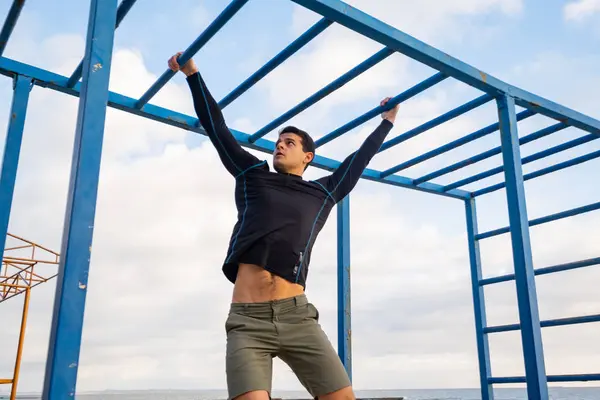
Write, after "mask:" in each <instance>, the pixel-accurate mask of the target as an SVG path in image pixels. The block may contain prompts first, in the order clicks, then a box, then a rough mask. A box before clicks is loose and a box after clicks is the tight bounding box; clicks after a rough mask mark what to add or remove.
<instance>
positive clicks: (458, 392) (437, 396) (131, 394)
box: [0, 387, 600, 400]
mask: <svg viewBox="0 0 600 400" xmlns="http://www.w3.org/2000/svg"><path fill="white" fill-rule="evenodd" d="M549 392H550V399H551V400H600V387H597V388H595V387H585V388H571V387H570V388H562V387H552V388H550V389H549ZM356 395H357V397H358V398H363V399H364V398H371V399H372V398H390V397H395V398H398V397H404V398H405V399H406V400H481V396H480V395H479V390H478V389H435V390H432V389H423V390H419V389H407V390H357V391H356ZM4 396H6V394H5V393H4V392H0V399H5V398H8V396H6V397H4ZM272 396H273V398H282V399H309V395H308V393H306V392H291V391H290V392H285V391H279V392H277V391H274V392H273V394H272ZM494 396H495V400H527V394H526V392H525V390H524V389H506V388H499V389H496V390H494ZM17 398H21V399H32V400H33V399H39V398H40V397H39V395H35V394H23V395H20V396H18V397H17ZM76 398H77V399H79V400H224V399H226V398H227V392H226V391H224V390H197V391H184V390H172V391H169V390H164V391H156V390H147V391H105V392H94V393H80V394H77V395H76Z"/></svg>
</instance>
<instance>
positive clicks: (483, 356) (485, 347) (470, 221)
mask: <svg viewBox="0 0 600 400" xmlns="http://www.w3.org/2000/svg"><path fill="white" fill-rule="evenodd" d="M465 210H466V215H467V239H468V241H469V260H470V262H471V289H472V291H473V307H474V311H475V336H476V340H477V355H478V359H479V384H480V387H481V400H494V391H493V387H492V385H491V384H490V383H488V379H489V378H491V377H492V369H491V365H490V347H489V343H488V337H487V334H485V333H484V331H483V330H484V328H485V327H486V326H487V318H486V313H485V296H484V293H483V286H481V285H480V284H479V281H480V280H481V278H482V273H481V253H480V251H479V241H477V240H476V239H475V236H476V235H477V234H478V228H477V209H476V208H475V199H469V200H465Z"/></svg>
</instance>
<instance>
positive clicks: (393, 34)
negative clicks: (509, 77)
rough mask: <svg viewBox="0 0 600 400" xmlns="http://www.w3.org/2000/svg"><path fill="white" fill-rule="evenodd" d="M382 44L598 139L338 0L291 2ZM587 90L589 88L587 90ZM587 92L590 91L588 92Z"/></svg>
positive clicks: (571, 116) (573, 118)
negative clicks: (508, 97)
mask: <svg viewBox="0 0 600 400" xmlns="http://www.w3.org/2000/svg"><path fill="white" fill-rule="evenodd" d="M292 1H294V2H295V3H297V4H299V5H301V6H303V7H305V8H307V9H309V10H311V11H313V12H316V13H318V14H321V15H322V16H324V17H326V18H328V19H330V20H332V21H334V22H337V23H338V24H340V25H342V26H345V27H346V28H348V29H351V30H353V31H355V32H358V33H360V34H361V35H363V36H365V37H368V38H370V39H372V40H374V41H376V42H379V43H381V44H382V45H384V46H386V47H389V48H392V49H394V50H396V51H398V52H399V53H402V54H404V55H406V56H408V57H410V58H412V59H414V60H416V61H419V62H421V63H423V64H425V65H427V66H429V67H431V68H433V69H435V70H437V71H440V72H442V73H444V74H445V75H449V76H451V77H453V78H455V79H458V80H459V81H462V82H464V83H466V84H468V85H470V86H472V87H474V88H477V89H479V90H482V91H484V92H486V93H489V94H491V95H492V96H497V95H498V94H507V95H510V96H512V97H514V99H515V103H516V104H517V105H518V106H521V107H524V108H527V109H529V110H532V111H535V112H536V113H538V114H542V115H545V116H547V117H550V118H553V119H555V120H557V121H560V122H564V123H566V124H568V125H571V126H574V127H577V128H580V129H583V130H585V131H588V132H590V133H594V134H596V135H598V136H600V121H598V120H597V119H594V118H592V117H589V116H587V115H584V114H581V113H579V112H577V111H575V110H572V109H570V108H567V107H564V106H562V105H560V104H557V103H554V102H552V101H550V100H547V99H545V98H543V97H540V96H537V95H535V94H533V93H530V92H527V91H525V90H522V89H520V88H518V87H515V86H512V85H509V84H507V83H505V82H503V81H501V80H500V79H498V78H496V77H494V76H492V75H490V74H488V73H486V72H484V71H481V70H479V69H477V68H475V67H473V66H471V65H469V64H467V63H464V62H462V61H460V60H458V59H456V58H454V57H452V56H450V55H449V54H446V53H444V52H442V51H440V50H438V49H436V48H434V47H432V46H430V45H428V44H426V43H424V42H422V41H420V40H417V39H416V38H414V37H412V36H410V35H407V34H406V33H404V32H402V31H400V30H398V29H396V28H394V27H393V26H391V25H388V24H386V23H384V22H382V21H380V20H378V19H376V18H374V17H372V16H370V15H368V14H366V13H364V12H363V11H360V10H359V9H357V8H354V7H352V6H350V5H348V4H346V3H345V2H343V1H340V0H292ZM590 90H591V89H590ZM590 93H591V91H590Z"/></svg>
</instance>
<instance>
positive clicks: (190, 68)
mask: <svg viewBox="0 0 600 400" xmlns="http://www.w3.org/2000/svg"><path fill="white" fill-rule="evenodd" d="M182 54H183V52H181V51H180V52H178V53H177V54H175V55H174V56H173V57H171V58H169V62H168V64H169V68H170V69H171V71H174V72H177V71H181V72H183V73H184V74H185V76H190V75H193V74H195V73H196V72H198V67H196V63H195V62H194V60H193V59H191V58H190V59H189V60H188V62H186V63H185V65H184V66H183V67H180V66H179V63H178V62H177V58H178V57H179V56H180V55H182Z"/></svg>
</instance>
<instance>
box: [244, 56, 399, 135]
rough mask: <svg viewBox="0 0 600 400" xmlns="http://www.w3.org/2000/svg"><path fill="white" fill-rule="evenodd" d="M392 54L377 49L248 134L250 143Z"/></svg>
mask: <svg viewBox="0 0 600 400" xmlns="http://www.w3.org/2000/svg"><path fill="white" fill-rule="evenodd" d="M392 54H394V50H390V49H388V48H384V49H381V50H379V51H378V52H377V53H375V54H373V55H372V56H371V57H369V58H368V59H367V60H365V61H363V62H362V63H360V64H359V65H357V66H356V67H354V68H352V69H351V70H350V71H348V72H346V73H345V74H344V75H342V76H340V77H339V78H337V79H336V80H335V81H333V82H331V83H330V84H328V85H327V86H325V87H324V88H322V89H321V90H319V91H318V92H316V93H314V94H313V95H311V96H310V97H308V98H307V99H305V100H304V101H302V102H301V103H300V104H298V105H297V106H295V107H294V108H292V109H290V110H289V111H287V112H285V113H284V114H283V115H281V116H280V117H278V118H275V119H274V120H273V121H271V122H269V123H268V124H267V125H265V126H264V127H262V128H261V129H259V130H258V131H257V132H256V133H254V134H253V135H251V136H250V143H252V142H254V141H256V140H257V139H260V138H261V137H263V136H265V135H266V134H267V133H269V132H271V131H272V130H273V129H275V128H277V127H278V126H279V125H281V124H283V123H284V122H285V121H287V120H289V119H291V118H293V117H295V116H296V115H298V114H300V113H301V112H302V111H304V110H306V109H307V108H308V107H310V106H312V105H313V104H315V103H317V102H318V101H319V100H321V99H323V98H325V97H326V96H328V95H329V94H331V93H333V92H335V91H336V90H338V89H339V88H341V87H342V86H344V85H345V84H346V83H348V82H350V81H351V80H352V79H354V78H356V77H357V76H359V75H360V74H362V73H363V72H365V71H367V70H369V69H370V68H372V67H374V66H375V65H377V64H379V63H380V62H381V61H383V60H385V59H386V58H388V57H389V56H391V55H392Z"/></svg>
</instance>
